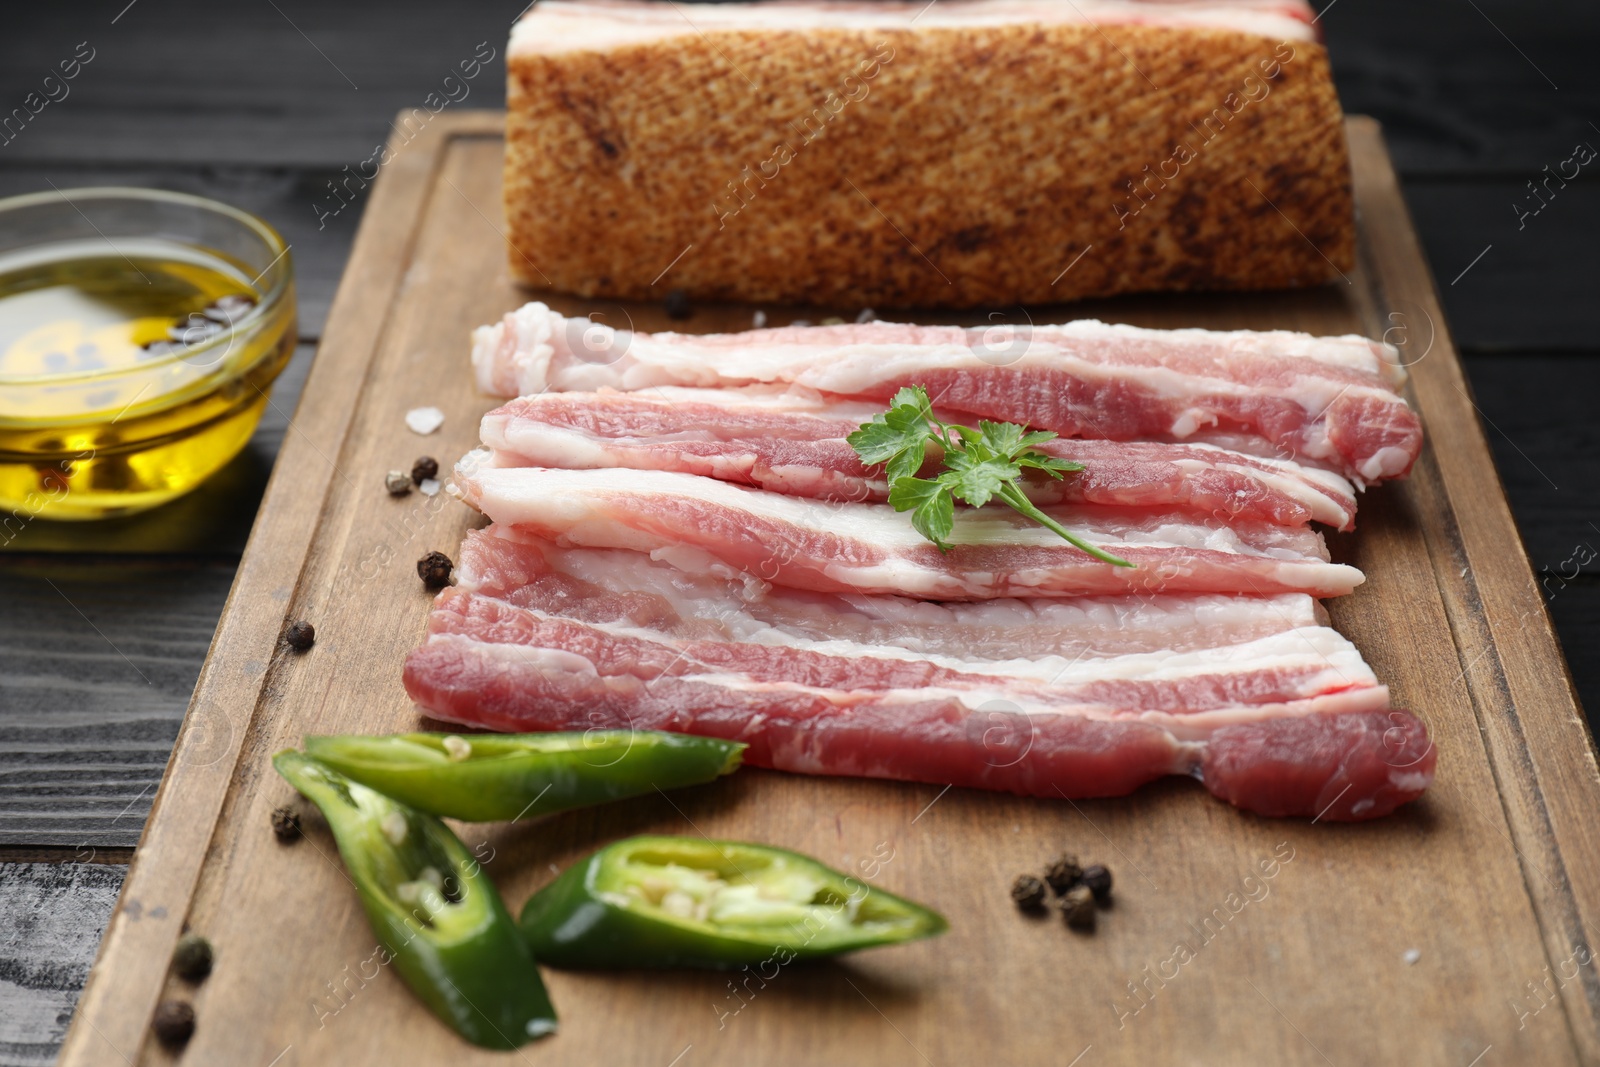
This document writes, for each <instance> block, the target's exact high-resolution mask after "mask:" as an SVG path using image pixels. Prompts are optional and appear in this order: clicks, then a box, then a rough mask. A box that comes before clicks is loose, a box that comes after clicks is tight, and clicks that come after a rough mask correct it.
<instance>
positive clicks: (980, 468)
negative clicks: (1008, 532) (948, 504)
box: [938, 450, 1022, 508]
mask: <svg viewBox="0 0 1600 1067" xmlns="http://www.w3.org/2000/svg"><path fill="white" fill-rule="evenodd" d="M975 451H976V450H973V451H961V452H950V453H946V455H945V458H944V462H945V467H946V468H947V469H946V470H945V471H944V473H942V474H940V475H939V478H938V481H939V484H940V485H942V486H945V487H946V488H948V489H949V490H950V492H951V494H952V495H953V496H957V497H960V498H961V499H962V500H965V501H966V502H967V503H968V504H971V505H972V506H973V507H975V508H981V507H983V506H984V505H985V504H987V503H988V502H989V498H990V497H992V496H994V495H995V494H996V493H998V492H999V491H1000V489H1001V487H1002V486H1006V485H1010V484H1011V483H1012V482H1014V481H1016V480H1017V477H1018V475H1020V474H1021V473H1022V468H1020V467H1018V466H1017V465H1016V464H1015V463H1013V462H1011V461H1010V460H1009V459H1003V458H1001V457H999V456H978V455H975V454H974V452H975Z"/></svg>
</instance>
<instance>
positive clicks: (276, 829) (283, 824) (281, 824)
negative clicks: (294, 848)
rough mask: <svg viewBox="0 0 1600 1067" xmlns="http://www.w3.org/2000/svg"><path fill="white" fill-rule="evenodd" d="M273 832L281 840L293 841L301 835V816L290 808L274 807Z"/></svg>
mask: <svg viewBox="0 0 1600 1067" xmlns="http://www.w3.org/2000/svg"><path fill="white" fill-rule="evenodd" d="M272 832H273V833H275V834H277V835H278V840H279V841H285V842H288V841H293V840H295V839H296V838H298V837H299V836H300V816H299V815H297V814H296V813H294V812H293V811H290V810H289V809H288V808H273V809H272Z"/></svg>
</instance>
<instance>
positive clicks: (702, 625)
mask: <svg viewBox="0 0 1600 1067" xmlns="http://www.w3.org/2000/svg"><path fill="white" fill-rule="evenodd" d="M456 578H457V588H458V589H461V590H465V591H470V592H477V593H481V594H483V595H484V596H489V597H494V598H496V599H499V600H503V601H505V602H507V603H510V604H515V605H517V606H519V607H527V608H533V609H535V610H538V611H543V612H546V613H548V614H553V615H564V616H567V617H569V618H574V619H578V620H580V621H583V622H591V623H597V624H612V623H622V624H625V625H629V626H635V627H642V628H649V629H654V630H657V631H659V632H661V633H663V634H667V635H670V636H673V637H678V638H697V639H710V640H720V641H753V642H760V643H763V644H778V645H785V644H799V643H809V644H811V645H812V646H813V647H818V648H822V647H824V643H827V642H841V644H840V645H839V646H838V647H846V644H845V643H853V644H854V645H857V646H863V645H864V646H873V647H877V648H880V649H887V648H892V649H904V650H906V651H909V652H917V653H922V654H925V655H930V656H940V655H943V656H955V657H962V658H978V659H987V660H1005V659H1017V658H1025V659H1038V658H1044V657H1058V658H1061V659H1062V660H1064V661H1068V660H1070V661H1079V660H1083V659H1091V658H1098V657H1104V656H1121V655H1127V654H1129V653H1141V652H1142V653H1149V652H1170V653H1180V652H1193V651H1199V650H1203V649H1210V648H1220V647H1223V646H1225V645H1235V644H1243V643H1244V642H1247V641H1254V640H1256V639H1258V638H1263V637H1270V636H1272V635H1274V634H1280V633H1285V632H1287V631H1290V630H1295V629H1303V628H1306V627H1313V626H1325V625H1326V624H1327V615H1326V613H1325V612H1324V611H1323V610H1322V608H1321V607H1320V605H1318V604H1317V602H1316V601H1315V600H1313V599H1312V598H1311V597H1309V596H1306V595H1304V594H1301V593H1286V594H1282V595H1280V596H1272V597H1240V596H1221V595H1208V594H1199V595H1174V594H1169V593H1155V594H1143V595H1139V596H1110V597H1064V598H1061V599H1044V598H1035V599H1028V600H1022V599H1015V598H998V599H993V600H979V601H973V602H971V603H934V602H930V601H924V600H912V599H910V598H908V597H901V596H886V595H878V596H868V595H864V594H853V595H848V596H840V595H834V594H828V593H811V592H805V591H803V590H798V589H785V588H783V587H781V586H771V585H768V584H767V583H765V582H761V581H752V580H749V579H745V580H739V579H730V578H723V577H718V576H716V575H714V574H710V573H707V572H704V571H700V572H696V573H691V572H688V571H683V570H680V569H678V568H677V567H674V566H672V565H671V564H669V563H665V562H662V561H658V560H653V559H651V558H650V557H649V556H647V555H645V554H644V553H641V552H628V551H620V550H617V549H595V548H559V547H557V546H556V545H554V544H552V543H551V542H549V541H544V540H541V539H538V538H530V537H525V536H521V535H518V534H517V533H516V531H515V530H514V529H512V528H510V527H499V526H491V527H489V528H488V529H487V530H475V531H472V532H470V533H468V534H467V539H466V541H465V542H464V543H463V544H462V546H461V553H460V561H459V563H458V565H457V568H456Z"/></svg>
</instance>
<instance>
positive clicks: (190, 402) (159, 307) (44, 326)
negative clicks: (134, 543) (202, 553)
mask: <svg viewBox="0 0 1600 1067" xmlns="http://www.w3.org/2000/svg"><path fill="white" fill-rule="evenodd" d="M69 198H70V199H69ZM62 207H66V208H67V209H68V210H69V212H70V214H69V213H67V212H62V211H61V208H62ZM30 209H31V210H30ZM40 213H44V214H45V215H46V216H47V217H46V218H45V219H44V220H43V221H44V223H45V224H44V225H42V226H41V224H40V219H39V218H38V216H39V215H40ZM52 215H53V218H50V217H48V216H52ZM73 217H76V218H77V220H78V223H79V224H83V223H87V224H88V225H87V226H81V225H79V226H74V225H73V224H72V219H73ZM52 223H60V224H65V227H64V228H65V232H62V233H60V235H59V236H57V237H56V239H53V240H42V241H40V240H33V241H29V240H26V238H27V237H30V236H35V235H36V234H37V233H38V232H39V231H41V230H42V231H43V232H45V233H46V234H53V233H54V232H55V231H56V230H57V229H58V227H57V226H55V225H52ZM81 229H89V230H90V231H91V232H90V234H89V235H84V234H83V233H82V232H79V231H80V230H81ZM19 236H20V237H21V238H23V239H22V240H19V239H18V238H19ZM294 342H295V336H294V300H293V287H292V282H291V280H290V271H289V262H288V255H287V249H286V248H285V247H284V246H283V244H282V242H281V240H280V239H279V238H278V237H277V235H276V234H275V233H273V232H272V230H271V229H270V228H268V227H267V226H266V225H265V224H263V223H261V222H259V220H255V219H253V218H251V217H250V216H248V215H245V214H244V213H242V212H237V211H234V210H233V209H231V208H226V207H224V206H223V205H220V204H212V203H211V202H209V201H203V200H198V199H196V198H193V197H183V196H178V195H177V194H169V193H152V192H142V191H138V190H82V191H73V192H68V193H65V194H59V195H57V194H51V195H50V196H39V197H22V198H18V199H17V200H13V201H8V202H0V525H3V526H4V527H6V528H7V530H8V532H9V533H10V534H11V535H14V533H15V530H16V528H17V527H18V526H19V524H23V523H26V522H27V521H28V520H29V519H31V518H35V517H39V518H50V519H91V518H99V517H102V516H107V515H117V514H127V513H129V512H133V511H140V510H143V509H145V508H150V507H154V506H155V505H157V504H161V503H164V502H165V501H167V500H170V499H172V498H173V497H176V496H178V495H180V494H182V493H185V492H187V491H188V490H190V489H193V488H194V487H195V486H197V485H199V484H200V483H201V482H202V481H203V480H204V479H205V478H206V477H208V476H209V475H211V474H212V473H214V472H215V471H216V470H217V469H218V468H220V467H221V466H223V464H225V463H227V461H228V460H230V459H231V458H233V456H234V455H235V454H237V453H238V451H239V450H240V449H241V448H242V447H243V446H244V444H245V442H246V441H248V440H249V438H250V435H251V433H252V432H253V431H254V430H255V427H256V423H257V422H258V421H259V419H260V417H261V412H262V410H263V409H264V408H265V406H266V403H267V391H268V389H269V388H270V386H271V384H272V381H273V379H274V378H276V377H277V375H278V373H279V372H280V371H281V370H282V369H283V367H284V365H285V364H286V363H287V362H288V360H289V357H290V356H291V355H292V354H293V351H294Z"/></svg>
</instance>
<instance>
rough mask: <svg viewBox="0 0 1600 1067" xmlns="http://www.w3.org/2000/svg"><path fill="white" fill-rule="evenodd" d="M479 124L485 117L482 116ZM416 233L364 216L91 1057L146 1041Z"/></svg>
mask: <svg viewBox="0 0 1600 1067" xmlns="http://www.w3.org/2000/svg"><path fill="white" fill-rule="evenodd" d="M478 121H479V124H480V125H483V120H481V119H480V120H478ZM470 122H471V120H461V121H459V122H458V123H456V124H455V125H457V126H458V127H464V128H470ZM445 129H446V124H444V123H439V124H436V125H435V126H433V127H430V128H429V129H427V130H425V131H424V132H423V133H422V135H421V136H419V137H418V138H417V140H416V142H414V145H415V147H416V151H412V152H408V153H404V154H402V155H401V156H400V157H399V158H397V159H396V160H395V161H394V163H393V164H392V166H391V167H390V169H389V170H388V171H387V172H386V175H385V177H386V178H387V180H386V181H382V182H379V183H378V184H377V186H376V187H375V190H374V192H373V198H372V212H371V216H373V217H377V218H379V219H386V218H390V217H392V218H397V219H412V218H415V217H417V216H418V215H419V214H420V212H421V210H422V207H423V204H424V201H425V199H426V196H427V193H428V191H429V181H430V179H431V178H432V175H433V173H434V169H435V166H436V164H437V162H438V152H439V148H440V146H441V145H442V144H443V143H444V141H445V134H444V131H445ZM412 239H413V230H412V227H411V226H410V225H400V226H388V225H385V224H383V223H382V222H380V223H378V224H373V223H372V222H371V219H370V217H369V218H366V219H363V224H362V227H361V231H360V235H359V236H358V238H357V242H356V252H355V255H354V256H353V259H352V263H351V265H350V267H349V269H348V270H347V271H346V274H345V277H344V281H343V283H342V284H341V285H340V288H339V295H338V296H337V297H336V298H335V301H334V316H333V319H334V321H331V322H330V326H329V329H328V330H327V332H326V334H325V336H324V341H325V344H327V345H328V346H329V347H331V348H332V349H333V350H334V351H338V352H340V353H341V358H340V359H337V360H326V361H323V360H319V361H318V362H317V363H316V365H315V366H314V367H313V368H312V373H311V377H310V379H309V380H308V382H307V386H306V392H305V396H304V397H303V398H302V402H301V404H300V406H299V409H298V411H297V413H296V414H297V420H296V421H297V426H298V429H299V432H298V433H296V434H294V435H293V436H291V437H289V438H288V439H287V442H286V444H285V446H284V450H283V455H282V461H281V462H280V463H279V464H278V466H277V468H276V470H275V471H274V474H273V477H272V480H271V481H270V482H269V483H268V486H267V493H266V499H265V503H264V506H263V508H262V513H261V516H260V517H259V518H258V519H257V522H256V525H255V528H254V530H253V532H252V534H251V538H250V546H259V547H258V550H256V551H251V550H250V546H247V548H246V552H245V557H244V560H243V562H242V563H241V565H240V568H239V573H238V576H237V578H236V580H235V588H236V589H238V588H244V589H245V590H247V595H246V596H245V597H244V598H242V599H239V600H237V601H236V600H235V599H234V598H233V597H232V596H231V595H230V604H232V603H238V604H239V610H238V611H235V612H233V613H231V614H228V613H225V614H224V617H223V621H222V624H221V625H220V626H219V627H218V630H217V635H216V638H215V639H214V641H213V644H212V648H213V651H212V654H211V655H210V656H209V657H208V658H207V660H206V664H205V666H204V668H203V669H202V671H201V680H200V684H199V686H198V687H197V689H196V695H195V698H194V700H193V701H191V703H190V710H189V713H188V714H187V716H186V717H185V720H184V726H183V730H182V732H181V733H180V734H179V737H178V744H177V747H176V749H175V750H174V753H173V757H172V765H173V766H174V767H176V768H178V769H179V770H180V772H181V773H179V774H174V775H169V776H167V777H166V778H165V779H163V788H162V790H161V792H160V793H159V794H158V796H157V801H156V809H155V810H156V811H159V810H161V805H162V803H163V799H164V798H165V799H167V800H169V801H170V802H171V803H172V805H173V808H174V815H173V816H172V817H171V818H170V819H169V820H160V819H154V820H152V821H151V822H150V823H148V824H147V825H146V827H145V832H144V835H143V836H142V837H141V839H140V840H141V846H142V847H143V848H145V849H146V850H147V854H150V855H165V856H166V857H167V858H166V859H163V860H159V861H156V862H151V863H139V862H137V861H136V863H135V865H134V867H133V868H132V869H131V870H130V879H129V885H128V886H125V887H124V900H125V903H124V905H123V906H122V907H121V908H120V909H119V910H118V911H117V912H116V914H115V915H114V916H113V918H112V922H111V929H112V930H114V931H119V932H120V933H119V936H115V937H112V938H110V939H108V941H107V942H106V946H105V948H104V949H103V951H102V953H101V963H102V965H103V970H104V971H110V972H112V973H114V974H115V975H116V981H117V982H118V983H122V982H128V983H130V985H129V986H128V987H127V988H132V989H136V990H139V992H138V993H137V994H135V996H134V998H133V999H132V1000H131V1001H129V1000H126V999H121V998H107V999H106V1000H104V1001H99V1002H97V1001H95V1000H94V999H93V994H92V991H93V990H94V988H95V981H94V979H93V978H91V983H90V985H89V987H88V988H87V989H86V991H85V992H86V995H88V997H89V1000H88V1002H87V1003H86V1004H84V1005H82V1006H81V1007H80V1009H79V1018H80V1019H84V1020H85V1021H84V1023H83V1025H80V1026H77V1027H76V1029H77V1030H79V1031H84V1032H88V1033H91V1034H92V1035H93V1036H92V1037H91V1038H90V1039H89V1040H90V1041H92V1042H104V1045H105V1047H96V1048H93V1049H91V1048H89V1047H88V1046H87V1045H85V1044H80V1046H79V1048H80V1049H81V1050H82V1051H81V1052H80V1053H78V1054H79V1055H82V1056H84V1057H86V1058H87V1060H88V1061H90V1062H92V1061H94V1060H95V1059H97V1058H99V1057H103V1056H105V1055H106V1047H109V1048H111V1049H112V1050H114V1051H115V1052H117V1054H119V1055H125V1054H124V1053H122V1051H121V1049H122V1048H123V1047H127V1048H129V1049H130V1050H137V1048H138V1047H139V1045H140V1044H141V1043H142V1035H143V1033H144V1028H145V1024H146V1023H147V1022H148V1020H149V1018H150V1015H151V1012H152V1011H153V1010H154V1008H155V1001H156V994H157V992H158V990H159V987H160V984H161V980H162V976H163V975H164V973H165V971H166V962H167V959H168V957H169V955H170V953H171V947H172V945H173V944H174V943H175V940H176V937H177V932H178V926H177V920H176V917H175V916H174V913H173V912H172V911H171V910H170V909H168V910H166V911H165V912H164V915H165V916H166V917H165V918H161V919H156V918H154V909H155V908H157V907H162V908H165V907H166V905H165V904H164V903H158V902H164V901H169V900H170V901H171V902H172V904H173V906H177V905H178V902H180V901H186V900H188V899H189V897H190V896H191V894H192V893H193V891H194V885H195V879H196V877H197V876H198V874H199V868H200V865H201V861H202V859H203V850H197V849H195V848H193V847H192V846H193V844H194V843H195V842H196V841H200V840H205V839H208V838H209V837H210V833H211V828H212V827H214V826H215V825H216V818H217V814H218V812H219V811H220V808H221V805H222V803H223V800H224V797H225V794H226V792H227V790H228V786H229V783H230V781H231V780H233V778H234V772H235V766H236V764H237V762H238V759H239V753H240V751H241V749H242V747H243V744H244V738H245V733H246V730H247V727H248V725H249V722H250V720H251V718H252V716H253V713H254V709H255V706H256V699H257V697H258V696H259V694H260V691H261V686H262V683H263V681H264V679H265V678H266V676H267V674H268V665H269V664H271V663H272V662H273V660H274V657H275V656H276V655H278V653H279V652H280V651H281V649H280V646H279V634H280V633H281V631H282V627H283V623H284V616H285V612H286V610H287V608H288V607H289V601H290V596H291V593H292V591H293V590H294V589H295V587H296V586H297V584H298V582H299V580H300V575H301V570H302V568H303V566H304V565H305V562H306V560H307V557H308V555H309V553H310V549H311V546H310V544H309V542H308V538H307V536H306V535H307V534H308V532H309V531H311V530H313V529H315V528H316V526H317V522H318V518H319V516H320V514H321V510H322V502H323V499H324V497H325V496H326V494H327V492H328V488H329V486H331V485H332V484H333V483H335V482H336V481H338V480H341V479H345V478H348V474H346V473H345V472H343V471H341V470H340V469H339V467H338V465H337V464H336V462H335V461H334V459H332V458H330V457H332V456H338V455H340V453H341V446H342V444H343V442H344V440H345V436H346V433H347V431H348V429H349V425H350V421H351V416H352V405H351V403H350V398H351V397H353V396H358V395H359V394H360V391H361V388H362V385H363V383H364V382H365V379H366V377H367V373H368V370H369V368H370V365H371V352H372V348H373V346H374V345H376V343H377V341H378V339H379V336H380V335H381V333H382V326H383V323H384V321H385V318H386V315H387V300H388V298H389V297H390V296H391V295H392V294H393V293H394V291H395V289H396V287H397V286H398V285H399V283H400V278H401V272H402V270H403V268H404V266H405V265H406V264H407V263H408V262H409V261H410V259H411V248H410V245H411V242H412ZM230 689H231V690H232V691H233V693H234V694H235V695H241V696H244V697H245V698H246V699H245V701H244V702H243V703H234V702H233V701H232V700H231V699H230V698H229V697H228V696H227V695H226V694H227V691H228V690H230ZM178 777H182V778H183V779H184V780H185V782H186V783H188V784H186V785H185V786H182V787H178V788H173V787H170V786H169V785H167V784H166V783H169V782H171V781H174V780H176V778H178ZM139 901H149V902H151V903H150V908H151V909H152V910H151V911H150V912H148V913H146V912H145V910H144V907H143V905H141V906H140V907H139V908H138V909H130V906H129V905H130V904H131V903H133V902H139ZM185 910H186V909H185ZM113 1016H115V1021H113ZM102 1022H103V1023H104V1025H103V1026H102V1025H101V1023H102Z"/></svg>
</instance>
